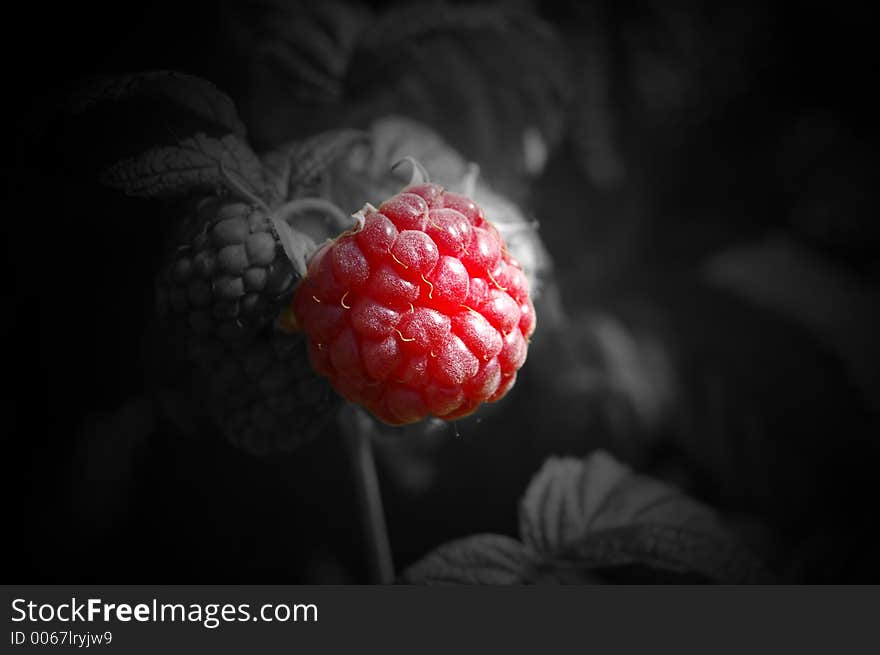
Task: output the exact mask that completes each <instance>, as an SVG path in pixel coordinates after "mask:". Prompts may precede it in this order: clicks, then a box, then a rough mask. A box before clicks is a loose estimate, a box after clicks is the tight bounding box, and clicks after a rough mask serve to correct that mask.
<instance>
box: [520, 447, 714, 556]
mask: <svg viewBox="0 0 880 655" xmlns="http://www.w3.org/2000/svg"><path fill="white" fill-rule="evenodd" d="M641 523H657V524H664V525H670V526H675V527H676V528H688V529H695V530H703V531H707V532H716V531H720V530H721V524H720V522H719V520H718V518H717V516H716V514H715V512H714V511H713V510H712V509H711V508H709V507H707V506H705V505H703V504H702V503H699V502H697V501H695V500H693V499H691V498H689V497H688V496H686V495H684V494H683V493H682V492H680V491H679V490H677V489H675V488H674V487H671V486H669V485H667V484H664V483H663V482H660V481H659V480H654V479H652V478H649V477H645V476H640V475H636V474H634V473H633V472H632V471H631V470H630V469H629V468H628V467H626V466H624V465H622V464H620V463H619V462H617V460H615V459H614V458H613V457H611V456H610V455H608V454H607V453H605V452H603V451H599V452H596V453H594V454H593V455H591V456H590V457H589V458H587V459H586V460H583V461H582V460H579V459H574V458H550V459H549V460H547V462H546V463H545V464H544V466H543V467H542V468H541V470H540V471H539V472H538V474H537V475H536V476H535V478H534V479H533V480H532V482H531V484H530V485H529V488H528V490H527V491H526V494H525V496H524V498H523V500H522V503H521V505H520V534H521V536H522V538H523V541H524V542H525V543H526V545H528V546H530V547H531V548H534V549H535V550H537V551H538V552H542V553H550V554H552V553H555V552H558V551H560V550H562V549H564V548H567V547H569V546H570V545H571V544H573V543H575V542H577V541H579V540H581V539H583V538H585V537H587V536H588V535H590V534H592V533H595V532H599V531H601V530H609V529H614V528H620V527H623V526H631V525H636V524H641Z"/></svg>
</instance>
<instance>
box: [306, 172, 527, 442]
mask: <svg viewBox="0 0 880 655" xmlns="http://www.w3.org/2000/svg"><path fill="white" fill-rule="evenodd" d="M361 215H362V219H363V221H362V223H361V224H360V225H359V226H358V227H357V228H355V230H353V231H349V232H345V233H343V234H342V235H340V236H339V237H338V238H337V239H336V240H335V241H332V242H330V243H328V244H327V245H325V246H324V247H322V248H321V249H319V250H318V251H317V252H316V253H315V255H314V256H313V257H312V259H311V261H310V262H309V266H308V272H307V275H306V277H305V278H304V279H303V280H302V282H301V283H300V285H299V287H298V288H297V290H296V293H295V295H294V299H293V312H294V315H295V317H296V320H297V323H298V324H299V326H300V327H301V328H302V329H303V331H304V332H305V334H306V336H307V338H308V342H309V354H310V358H311V362H312V366H313V367H314V368H315V370H316V371H317V372H318V373H320V374H322V375H324V376H326V377H327V378H328V379H329V380H330V382H331V384H332V385H333V387H334V388H335V389H336V391H337V392H339V393H340V394H341V395H342V396H344V397H345V398H347V399H348V400H350V401H352V402H355V403H357V404H359V405H362V406H364V407H365V408H367V409H368V410H369V411H370V412H372V413H373V414H374V415H375V416H376V417H377V418H379V419H380V420H381V421H383V422H385V423H388V424H390V425H405V424H408V423H414V422H416V421H419V420H421V419H423V418H425V417H427V416H429V415H432V416H436V417H438V418H441V419H445V420H454V419H457V418H462V417H464V416H467V415H469V414H472V413H473V412H475V411H476V410H477V408H478V407H479V406H480V405H481V404H482V403H484V402H494V401H496V400H499V399H501V398H502V397H504V395H505V394H506V393H507V392H508V391H509V390H510V389H511V387H512V386H513V384H514V382H515V381H516V375H517V371H518V370H519V368H520V367H521V366H522V365H523V363H524V362H525V360H526V353H527V349H528V340H529V338H530V337H531V335H532V333H533V332H534V330H535V310H534V306H533V305H532V301H531V299H530V297H529V287H528V281H527V279H526V276H525V274H524V273H523V271H522V268H521V267H520V265H519V263H518V262H517V261H516V260H515V259H514V258H513V257H511V256H510V255H509V254H508V252H507V250H506V248H505V245H504V241H503V240H502V238H501V235H500V234H499V233H498V231H497V230H496V229H495V227H494V226H493V225H492V224H491V223H490V222H489V221H488V220H487V219H486V217H485V216H484V214H483V211H482V210H481V209H480V208H479V207H478V206H477V205H476V204H475V203H474V202H473V201H471V200H470V199H468V198H466V197H464V196H462V195H458V194H455V193H450V192H447V191H444V190H443V188H442V187H440V186H437V185H435V184H417V185H413V186H409V187H407V188H406V189H404V190H403V191H402V192H401V193H399V194H397V195H396V196H394V197H392V198H390V199H388V200H386V201H385V202H384V203H382V204H381V205H380V207H379V208H378V210H377V209H375V208H373V207H371V206H369V205H368V206H366V207H365V208H364V209H363V210H362V212H361Z"/></svg>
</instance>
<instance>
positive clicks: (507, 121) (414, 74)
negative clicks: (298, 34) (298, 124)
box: [346, 4, 570, 193]
mask: <svg viewBox="0 0 880 655" xmlns="http://www.w3.org/2000/svg"><path fill="white" fill-rule="evenodd" d="M437 62H443V65H442V66H438V65H437ZM346 82H347V86H346V97H347V98H350V99H352V100H354V101H355V102H356V103H357V104H356V105H354V114H355V116H356V117H357V118H358V119H362V118H364V117H375V116H381V115H384V114H387V113H390V112H392V111H399V108H400V107H405V108H406V109H405V111H406V113H407V115H408V116H410V117H412V118H415V119H418V120H421V121H423V122H425V123H428V124H429V125H432V126H433V127H435V128H437V129H438V130H439V131H440V132H441V133H442V134H443V135H444V136H445V137H446V138H447V139H449V140H450V142H451V143H452V144H453V145H454V146H455V147H457V148H459V149H461V150H462V151H463V152H464V153H465V154H466V155H467V156H468V157H469V158H472V159H474V160H476V161H479V162H480V163H481V165H483V166H484V170H485V172H486V173H487V174H488V175H489V177H490V178H491V179H492V180H493V182H495V183H496V184H500V185H501V186H502V188H503V189H504V190H505V192H508V193H511V192H514V191H516V190H518V189H519V188H520V187H521V184H519V183H517V182H518V181H521V180H522V178H523V177H527V176H529V175H533V174H535V173H536V172H538V170H539V169H533V168H530V164H529V161H528V157H527V150H528V149H529V147H530V146H528V143H529V142H530V141H531V142H534V141H536V140H537V141H539V142H540V143H541V147H544V148H547V147H549V146H550V145H553V144H555V143H556V142H557V141H558V139H559V138H560V136H561V133H562V128H563V123H564V120H565V113H564V112H565V106H566V104H567V99H568V95H569V89H570V83H569V79H568V64H567V56H566V53H565V52H564V51H563V49H562V47H561V45H560V43H559V41H558V39H557V38H556V36H555V34H554V32H553V31H552V29H551V28H550V27H549V25H546V24H544V23H542V22H541V21H540V20H538V19H536V17H535V16H533V15H530V14H528V13H525V12H521V11H517V10H515V9H514V10H511V9H509V8H504V7H501V6H497V5H494V6H469V7H463V6H454V7H451V6H445V5H442V4H430V5H428V8H427V10H426V6H425V4H416V5H414V6H403V7H395V8H394V9H392V10H391V11H389V12H388V13H386V14H385V15H384V16H382V18H381V19H380V20H379V21H377V22H376V23H375V24H374V25H372V26H371V28H370V29H369V30H367V31H365V32H364V33H363V34H362V36H361V39H360V41H359V42H358V45H357V48H356V49H355V52H354V54H353V55H352V59H351V69H350V71H349V74H348V76H347V77H346ZM450 116H455V117H456V119H455V120H454V121H453V120H450Z"/></svg>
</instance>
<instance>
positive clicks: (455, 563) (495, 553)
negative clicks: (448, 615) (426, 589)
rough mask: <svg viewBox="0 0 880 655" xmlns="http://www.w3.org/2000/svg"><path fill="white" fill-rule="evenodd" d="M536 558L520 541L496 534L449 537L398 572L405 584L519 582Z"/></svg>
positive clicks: (531, 573) (527, 572)
mask: <svg viewBox="0 0 880 655" xmlns="http://www.w3.org/2000/svg"><path fill="white" fill-rule="evenodd" d="M535 565H536V559H535V557H534V555H533V554H532V553H530V552H529V550H528V549H527V548H526V547H525V546H523V544H521V543H520V542H518V541H516V540H515V539H511V538H510V537H505V536H503V535H497V534H479V535H473V536H470V537H466V538H464V539H459V540H457V541H452V542H450V543H447V544H444V545H442V546H440V547H439V548H437V549H436V550H435V551H433V552H432V553H430V554H429V555H427V556H426V557H425V558H424V559H422V560H420V561H419V562H417V563H415V564H413V565H412V566H411V567H410V568H408V569H407V570H406V571H404V573H403V574H402V576H401V580H402V582H404V583H407V584H487V585H488V584H494V585H501V584H522V583H524V582H526V581H528V580H529V579H531V577H532V576H533V569H534V567H535Z"/></svg>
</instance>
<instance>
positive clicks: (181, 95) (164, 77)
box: [68, 70, 245, 138]
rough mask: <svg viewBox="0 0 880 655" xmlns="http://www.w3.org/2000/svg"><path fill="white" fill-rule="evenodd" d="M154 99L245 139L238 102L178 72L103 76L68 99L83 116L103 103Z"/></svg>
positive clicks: (90, 80) (72, 108) (89, 80)
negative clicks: (171, 104)
mask: <svg viewBox="0 0 880 655" xmlns="http://www.w3.org/2000/svg"><path fill="white" fill-rule="evenodd" d="M138 97H151V98H164V99H167V100H168V101H169V102H171V103H173V104H175V105H177V106H179V107H182V108H183V109H186V110H188V111H190V112H192V113H193V114H195V115H196V116H198V117H200V118H203V119H205V120H206V121H209V122H210V123H212V124H214V125H217V126H219V127H222V128H225V129H227V130H229V131H230V132H232V133H233V134H235V135H237V136H239V137H242V138H244V136H245V127H244V124H243V123H242V122H241V120H239V117H238V112H237V111H236V109H235V103H233V101H232V99H231V98H230V97H229V96H228V95H226V94H225V93H223V92H222V91H220V89H218V88H217V87H216V86H215V85H214V84H212V83H211V82H209V81H208V80H205V79H203V78H201V77H196V76H195V75H187V74H185V73H179V72H176V71H163V70H160V71H146V72H141V73H131V74H126V75H99V76H95V77H91V78H87V79H86V80H83V81H82V83H81V84H79V85H78V86H77V89H76V90H75V91H74V92H73V93H72V94H71V95H70V97H69V98H68V109H69V110H70V111H71V112H73V113H75V114H76V113H83V112H85V111H87V110H89V109H91V108H92V107H95V106H96V105H98V104H100V103H102V102H117V101H120V100H125V99H130V98H138Z"/></svg>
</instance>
